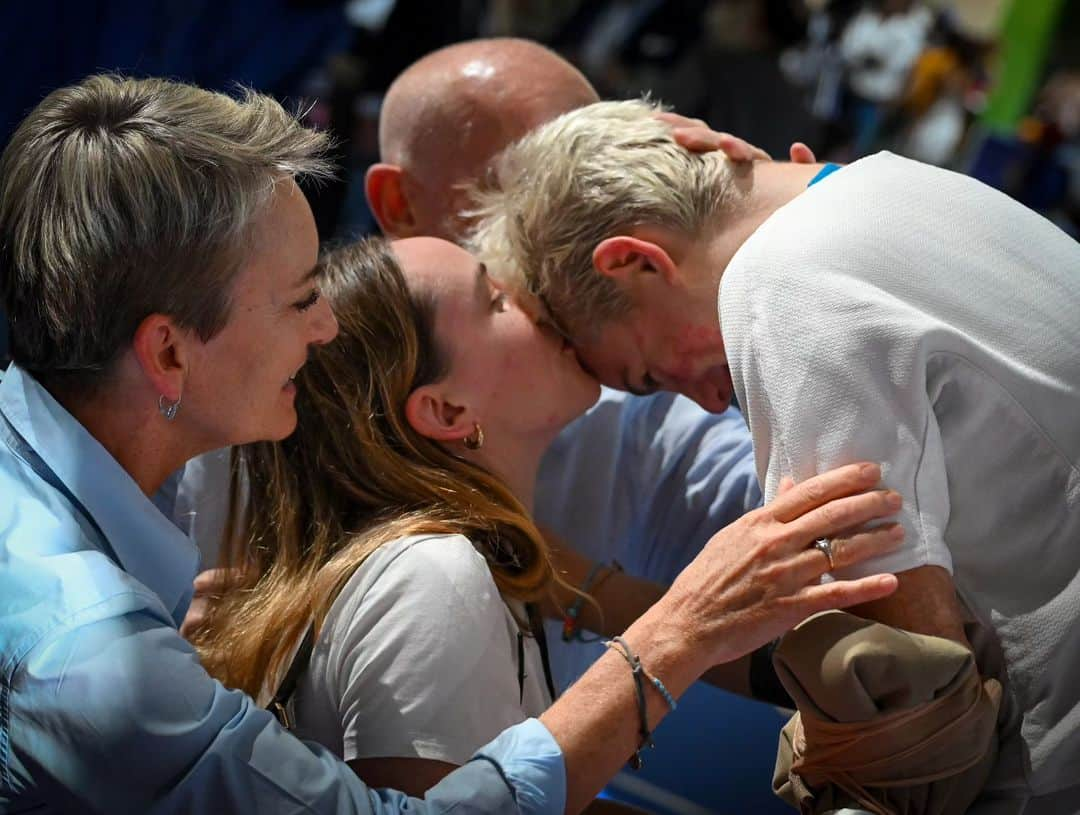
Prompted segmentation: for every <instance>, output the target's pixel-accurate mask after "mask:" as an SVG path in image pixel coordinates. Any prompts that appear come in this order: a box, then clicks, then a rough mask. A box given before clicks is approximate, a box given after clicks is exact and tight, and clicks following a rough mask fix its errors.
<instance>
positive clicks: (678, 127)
mask: <svg viewBox="0 0 1080 815" xmlns="http://www.w3.org/2000/svg"><path fill="white" fill-rule="evenodd" d="M657 118H659V119H660V120H661V121H663V122H666V123H667V124H668V125H670V127H671V136H672V138H674V139H675V141H676V143H677V144H679V145H681V146H682V147H685V148H686V149H687V150H689V151H691V152H693V153H711V152H713V151H714V150H720V151H721V152H723V153H724V155H726V156H727V157H728V158H729V159H731V160H732V161H771V160H772V157H771V156H770V155H769V154H768V153H766V152H765V151H764V150H762V149H761V148H760V147H755V146H754V145H752V144H750V142H748V141H746V140H744V139H740V138H739V137H738V136H733V135H731V134H730V133H723V132H721V131H717V130H713V129H712V128H711V127H709V125H708V124H706V123H705V122H703V121H702V120H701V119H691V118H688V117H686V116H680V115H679V114H678V113H670V112H669V113H659V114H657ZM788 155H789V157H790V159H791V161H792V162H794V163H795V164H814V163H816V162H817V158H816V157H815V156H814V151H813V150H811V149H810V148H809V147H807V146H806V145H805V144H803V143H802V142H794V143H793V144H792V145H791V148H790V149H789V151H788Z"/></svg>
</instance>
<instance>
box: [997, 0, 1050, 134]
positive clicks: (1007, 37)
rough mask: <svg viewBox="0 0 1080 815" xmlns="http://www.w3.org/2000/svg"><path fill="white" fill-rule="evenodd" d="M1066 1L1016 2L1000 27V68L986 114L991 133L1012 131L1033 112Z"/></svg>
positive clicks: (1020, 0)
mask: <svg viewBox="0 0 1080 815" xmlns="http://www.w3.org/2000/svg"><path fill="white" fill-rule="evenodd" d="M1064 7H1065V0H1013V2H1012V4H1011V5H1010V7H1009V9H1008V10H1007V11H1006V13H1005V19H1004V22H1003V23H1002V26H1001V38H1000V39H1001V50H1002V53H1001V65H1000V68H999V74H998V77H997V80H996V82H995V84H994V89H993V91H992V92H991V94H990V100H989V102H988V104H987V106H986V111H985V112H984V113H983V124H984V125H985V126H986V127H987V128H988V129H989V130H992V131H997V132H1001V131H1010V132H1011V131H1013V130H1015V128H1016V125H1017V124H1018V123H1019V121H1020V119H1021V118H1023V117H1024V116H1025V115H1026V114H1027V113H1028V112H1029V111H1030V110H1031V101H1032V97H1033V96H1034V94H1035V91H1036V90H1037V89H1038V86H1039V81H1040V80H1041V78H1042V69H1043V64H1044V62H1045V61H1046V55H1047V52H1048V51H1049V46H1050V42H1051V38H1052V37H1053V34H1054V24H1055V23H1056V22H1057V20H1058V18H1059V17H1060V16H1061V10H1062V9H1063V8H1064Z"/></svg>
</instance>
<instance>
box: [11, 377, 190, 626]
mask: <svg viewBox="0 0 1080 815" xmlns="http://www.w3.org/2000/svg"><path fill="white" fill-rule="evenodd" d="M0 410H2V411H3V412H4V415H5V416H6V417H7V419H8V421H9V422H10V423H11V425H12V427H14V428H15V430H16V431H17V432H18V433H19V435H20V436H22V437H23V439H24V440H25V441H26V443H27V444H28V445H30V447H31V448H32V449H33V450H34V451H35V452H36V453H37V454H38V455H39V456H40V457H41V459H42V460H43V461H44V462H45V463H46V464H47V465H48V466H49V467H50V468H51V469H52V471H53V472H54V473H55V474H56V476H57V478H59V479H60V481H61V482H63V484H64V485H65V486H67V488H68V489H69V490H71V493H72V495H74V496H75V498H77V499H78V500H79V501H80V502H81V503H82V505H83V506H84V507H85V508H86V511H87V512H89V513H90V515H91V516H92V517H93V519H94V520H95V521H96V522H97V524H98V526H99V527H101V531H102V532H103V533H104V534H105V537H106V538H107V539H108V543H109V544H110V545H111V546H112V548H113V551H114V552H115V553H116V556H117V557H118V558H119V559H120V565H121V566H122V568H123V569H124V570H125V571H126V572H127V573H128V574H130V575H131V576H132V577H134V578H135V579H136V580H138V581H139V582H140V583H142V584H143V585H144V586H146V587H147V588H149V589H150V590H151V591H153V592H154V593H155V594H156V595H157V596H158V597H159V598H161V601H162V603H163V604H164V606H165V608H167V609H170V610H171V612H172V614H173V617H174V619H175V620H176V622H177V624H178V625H179V623H180V620H181V619H183V615H184V613H185V612H186V610H187V605H188V602H189V601H190V594H191V587H192V581H193V580H194V578H195V571H196V569H197V567H198V558H199V556H198V551H197V549H196V548H195V544H194V543H192V541H191V540H190V539H189V538H188V537H187V536H186V535H184V534H183V533H182V532H181V531H180V530H179V529H177V528H176V527H175V526H174V525H173V523H172V522H171V521H170V519H168V518H166V517H165V516H164V515H163V514H162V513H161V511H160V510H159V509H158V508H157V507H156V506H154V504H153V503H152V502H151V501H150V499H148V498H147V497H146V496H145V495H144V494H143V492H142V490H140V489H139V486H138V485H137V484H136V483H135V481H134V480H133V479H132V478H131V476H130V475H128V473H127V471H126V470H124V468H123V467H121V466H120V464H119V463H118V462H117V461H116V459H114V458H113V457H112V456H111V455H110V454H109V452H108V451H107V450H106V449H105V448H104V447H102V446H101V444H100V443H99V442H98V441H97V439H95V438H94V437H93V436H91V435H90V433H89V432H88V431H87V430H86V428H85V427H83V426H82V425H81V424H79V422H78V421H77V420H76V419H75V418H74V417H73V416H72V415H71V414H70V413H68V412H67V411H66V410H65V409H64V408H63V407H62V406H61V405H60V403H59V402H57V401H56V400H55V399H53V397H52V395H51V394H50V393H49V392H48V391H47V390H45V388H43V387H42V386H41V385H40V384H39V383H38V382H37V380H36V379H34V378H33V376H31V375H30V374H29V373H27V372H26V371H23V370H22V369H21V368H19V367H18V366H17V365H15V364H12V365H11V366H9V367H8V369H7V372H6V373H4V375H3V381H2V382H0ZM94 543H96V541H94Z"/></svg>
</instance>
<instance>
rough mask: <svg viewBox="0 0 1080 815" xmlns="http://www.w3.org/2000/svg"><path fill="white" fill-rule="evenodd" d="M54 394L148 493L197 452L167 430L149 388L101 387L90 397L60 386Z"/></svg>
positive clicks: (152, 492) (149, 495) (143, 490)
mask: <svg viewBox="0 0 1080 815" xmlns="http://www.w3.org/2000/svg"><path fill="white" fill-rule="evenodd" d="M53 397H54V398H55V399H56V400H57V401H58V402H59V403H60V404H61V405H63V407H64V408H65V409H66V410H67V411H68V413H70V414H71V415H72V416H74V417H75V420H76V421H78V422H79V424H81V425H82V426H83V427H84V428H86V430H87V432H88V433H89V434H90V435H91V436H93V437H94V438H95V439H97V441H98V443H100V444H101V446H102V447H104V448H105V449H106V450H107V451H108V453H109V455H111V456H112V457H113V458H114V459H116V462H117V463H118V464H119V465H120V466H121V467H123V468H124V470H125V471H127V474H128V475H130V476H131V478H132V480H133V481H134V482H135V483H136V484H138V485H139V489H140V490H142V492H143V494H145V495H146V496H147V497H151V496H153V495H154V493H156V492H157V491H158V490H159V489H161V485H162V484H164V483H165V479H167V478H168V477H169V475H171V474H172V473H173V472H175V471H176V470H178V469H180V467H181V466H183V464H184V463H185V462H186V461H187V460H188V459H190V458H193V457H194V456H195V455H198V453H199V452H200V451H194V452H192V451H190V450H188V449H186V447H185V445H183V444H182V443H180V435H181V434H179V433H173V432H169V431H170V430H171V429H172V428H169V427H168V426H167V425H166V420H165V418H164V417H163V416H162V415H161V414H160V413H159V412H158V410H157V405H156V403H155V402H154V401H153V400H152V399H150V398H149V396H148V395H147V394H144V393H132V392H130V391H129V389H127V388H115V389H114V388H103V389H102V390H101V391H100V392H99V393H97V394H95V395H94V396H92V397H89V398H86V397H79V396H70V395H67V394H65V393H63V392H60V393H56V392H53Z"/></svg>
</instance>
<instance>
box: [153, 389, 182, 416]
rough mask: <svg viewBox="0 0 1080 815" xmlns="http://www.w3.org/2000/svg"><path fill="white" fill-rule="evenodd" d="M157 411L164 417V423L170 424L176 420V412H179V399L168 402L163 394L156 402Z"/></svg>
mask: <svg viewBox="0 0 1080 815" xmlns="http://www.w3.org/2000/svg"><path fill="white" fill-rule="evenodd" d="M157 409H158V411H159V412H160V413H161V415H162V416H164V417H165V421H167V422H171V421H172V420H173V419H175V418H176V412H177V411H178V410H180V399H177V400H176V401H175V402H170V401H169V400H167V399H166V398H165V394H161V396H159V397H158V400H157Z"/></svg>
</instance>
